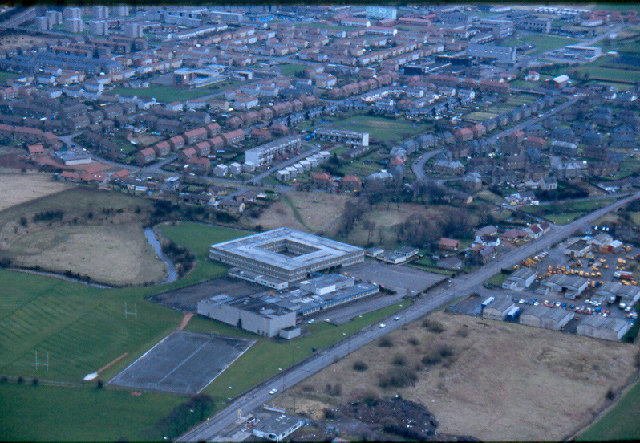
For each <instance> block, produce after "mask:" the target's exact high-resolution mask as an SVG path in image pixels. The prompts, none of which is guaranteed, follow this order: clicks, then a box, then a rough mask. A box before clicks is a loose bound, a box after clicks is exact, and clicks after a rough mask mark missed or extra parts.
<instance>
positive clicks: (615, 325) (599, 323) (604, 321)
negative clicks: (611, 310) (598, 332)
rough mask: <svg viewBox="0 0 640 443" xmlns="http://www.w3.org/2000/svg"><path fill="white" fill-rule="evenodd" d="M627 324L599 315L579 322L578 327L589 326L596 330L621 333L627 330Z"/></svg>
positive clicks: (621, 320) (618, 319) (623, 321)
mask: <svg viewBox="0 0 640 443" xmlns="http://www.w3.org/2000/svg"><path fill="white" fill-rule="evenodd" d="M628 325H629V322H627V321H626V320H624V319H621V318H613V317H602V316H600V315H592V316H589V317H587V318H585V319H584V320H582V321H581V322H580V325H579V326H590V327H592V328H597V329H610V330H613V331H621V330H623V329H625V328H627V327H628Z"/></svg>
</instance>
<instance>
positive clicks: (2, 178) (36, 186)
mask: <svg viewBox="0 0 640 443" xmlns="http://www.w3.org/2000/svg"><path fill="white" fill-rule="evenodd" d="M71 187H72V185H70V184H68V183H63V182H57V181H53V179H52V176H51V175H45V174H12V173H0V195H2V198H0V211H3V210H5V209H7V208H10V207H11V206H15V205H19V204H20V203H24V202H27V201H29V200H34V199H36V198H40V197H44V196H46V195H50V194H55V193H57V192H61V191H64V190H66V189H69V188H71Z"/></svg>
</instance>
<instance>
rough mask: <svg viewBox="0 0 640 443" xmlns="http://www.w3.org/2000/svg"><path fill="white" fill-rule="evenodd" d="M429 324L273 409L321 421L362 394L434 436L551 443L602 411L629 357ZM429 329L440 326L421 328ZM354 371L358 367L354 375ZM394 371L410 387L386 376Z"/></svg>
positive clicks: (534, 334)
mask: <svg viewBox="0 0 640 443" xmlns="http://www.w3.org/2000/svg"><path fill="white" fill-rule="evenodd" d="M429 320H430V321H431V322H430V323H428V324H427V326H426V327H425V326H423V324H422V321H419V322H415V323H414V324H412V325H409V326H407V327H406V328H402V329H400V330H397V331H394V332H393V333H391V334H389V336H388V341H390V343H391V345H390V346H389V343H387V342H386V341H385V343H384V345H385V346H379V345H380V343H378V342H374V343H372V344H370V345H368V346H366V347H364V348H362V349H360V350H358V351H357V352H355V353H353V354H351V355H349V356H348V357H346V358H345V359H343V360H341V361H339V362H337V363H335V364H333V365H331V366H329V367H328V368H326V369H325V370H324V371H322V372H320V373H318V374H316V375H314V376H313V377H311V378H309V379H307V380H305V381H304V382H303V383H301V384H300V385H298V386H296V387H294V388H293V389H290V390H289V391H287V392H286V393H284V395H282V397H281V398H278V399H277V403H278V405H279V406H285V407H291V406H292V405H295V409H296V412H298V413H306V414H308V415H309V416H310V417H312V418H314V419H320V418H322V417H318V412H317V411H322V410H323V409H324V408H336V407H338V406H339V405H341V404H344V403H346V402H348V401H353V399H354V398H357V397H358V396H362V395H363V394H362V393H371V394H373V395H375V396H377V397H379V398H382V397H385V396H389V395H395V394H399V395H400V396H401V397H403V398H404V399H406V400H411V401H414V402H416V403H419V404H422V405H424V406H425V407H427V408H428V409H429V411H430V412H431V413H433V414H434V415H435V417H437V418H438V419H439V424H440V426H439V428H438V429H439V432H441V433H448V434H457V435H460V434H463V435H471V436H473V437H476V438H480V439H482V440H560V439H562V438H564V437H566V436H567V435H569V434H571V433H573V431H574V430H575V429H576V428H578V427H580V426H584V425H586V424H587V423H589V422H590V421H591V419H592V418H593V417H594V415H595V414H596V413H597V411H598V410H600V409H601V408H602V407H603V406H605V405H606V404H607V402H608V400H606V398H605V397H606V395H607V392H608V391H609V390H610V389H612V390H614V391H615V390H617V389H619V388H620V387H622V386H623V385H625V383H626V382H627V380H628V378H629V376H630V375H631V374H632V373H633V371H634V367H633V361H634V356H635V354H636V353H637V351H638V349H637V346H634V345H627V344H621V343H611V342H604V341H599V340H594V339H590V338H587V337H579V336H573V335H565V334H562V333H558V332H554V331H548V330H544V329H538V328H530V327H526V326H522V325H517V324H509V323H503V322H494V321H486V320H482V319H478V318H474V317H468V316H455V315H450V314H445V313H442V312H438V313H435V314H433V315H431V316H429ZM432 322H437V323H438V324H439V326H441V327H438V328H433V327H430V326H433V325H432ZM355 363H364V364H365V366H366V369H365V370H364V371H363V370H362V365H358V369H359V370H356V369H355V367H354V364H355ZM398 369H400V370H398ZM396 372H397V373H398V374H400V373H402V374H404V373H405V372H406V373H409V372H410V373H412V374H414V375H415V376H416V379H415V380H412V378H411V377H409V376H407V377H404V378H403V377H400V376H397V377H396V378H395V379H394V378H389V376H390V375H397V374H395V373H396ZM402 374H400V375H402ZM385 376H386V377H387V378H384V377H385ZM389 380H391V383H389ZM381 381H384V382H385V383H381ZM405 383H406V384H405ZM328 384H330V385H331V386H332V390H331V392H327V390H326V389H325V387H326V386H327V385H328ZM381 384H382V385H385V386H387V387H386V388H382V387H380V386H381ZM403 384H404V385H403ZM336 386H339V388H337V387H336ZM338 392H339V395H331V394H336V393H338Z"/></svg>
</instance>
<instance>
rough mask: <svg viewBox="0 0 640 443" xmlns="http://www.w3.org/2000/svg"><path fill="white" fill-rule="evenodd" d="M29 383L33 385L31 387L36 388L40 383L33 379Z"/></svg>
mask: <svg viewBox="0 0 640 443" xmlns="http://www.w3.org/2000/svg"><path fill="white" fill-rule="evenodd" d="M31 383H32V384H33V386H38V384H39V383H40V381H39V380H38V379H37V378H34V379H33V380H31Z"/></svg>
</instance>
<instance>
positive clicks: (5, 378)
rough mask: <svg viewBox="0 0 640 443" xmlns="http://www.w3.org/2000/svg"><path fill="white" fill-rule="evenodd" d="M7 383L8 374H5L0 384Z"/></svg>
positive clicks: (0, 379)
mask: <svg viewBox="0 0 640 443" xmlns="http://www.w3.org/2000/svg"><path fill="white" fill-rule="evenodd" d="M6 383H7V376H6V375H3V376H2V377H1V378H0V384H3V385H4V384H6Z"/></svg>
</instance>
